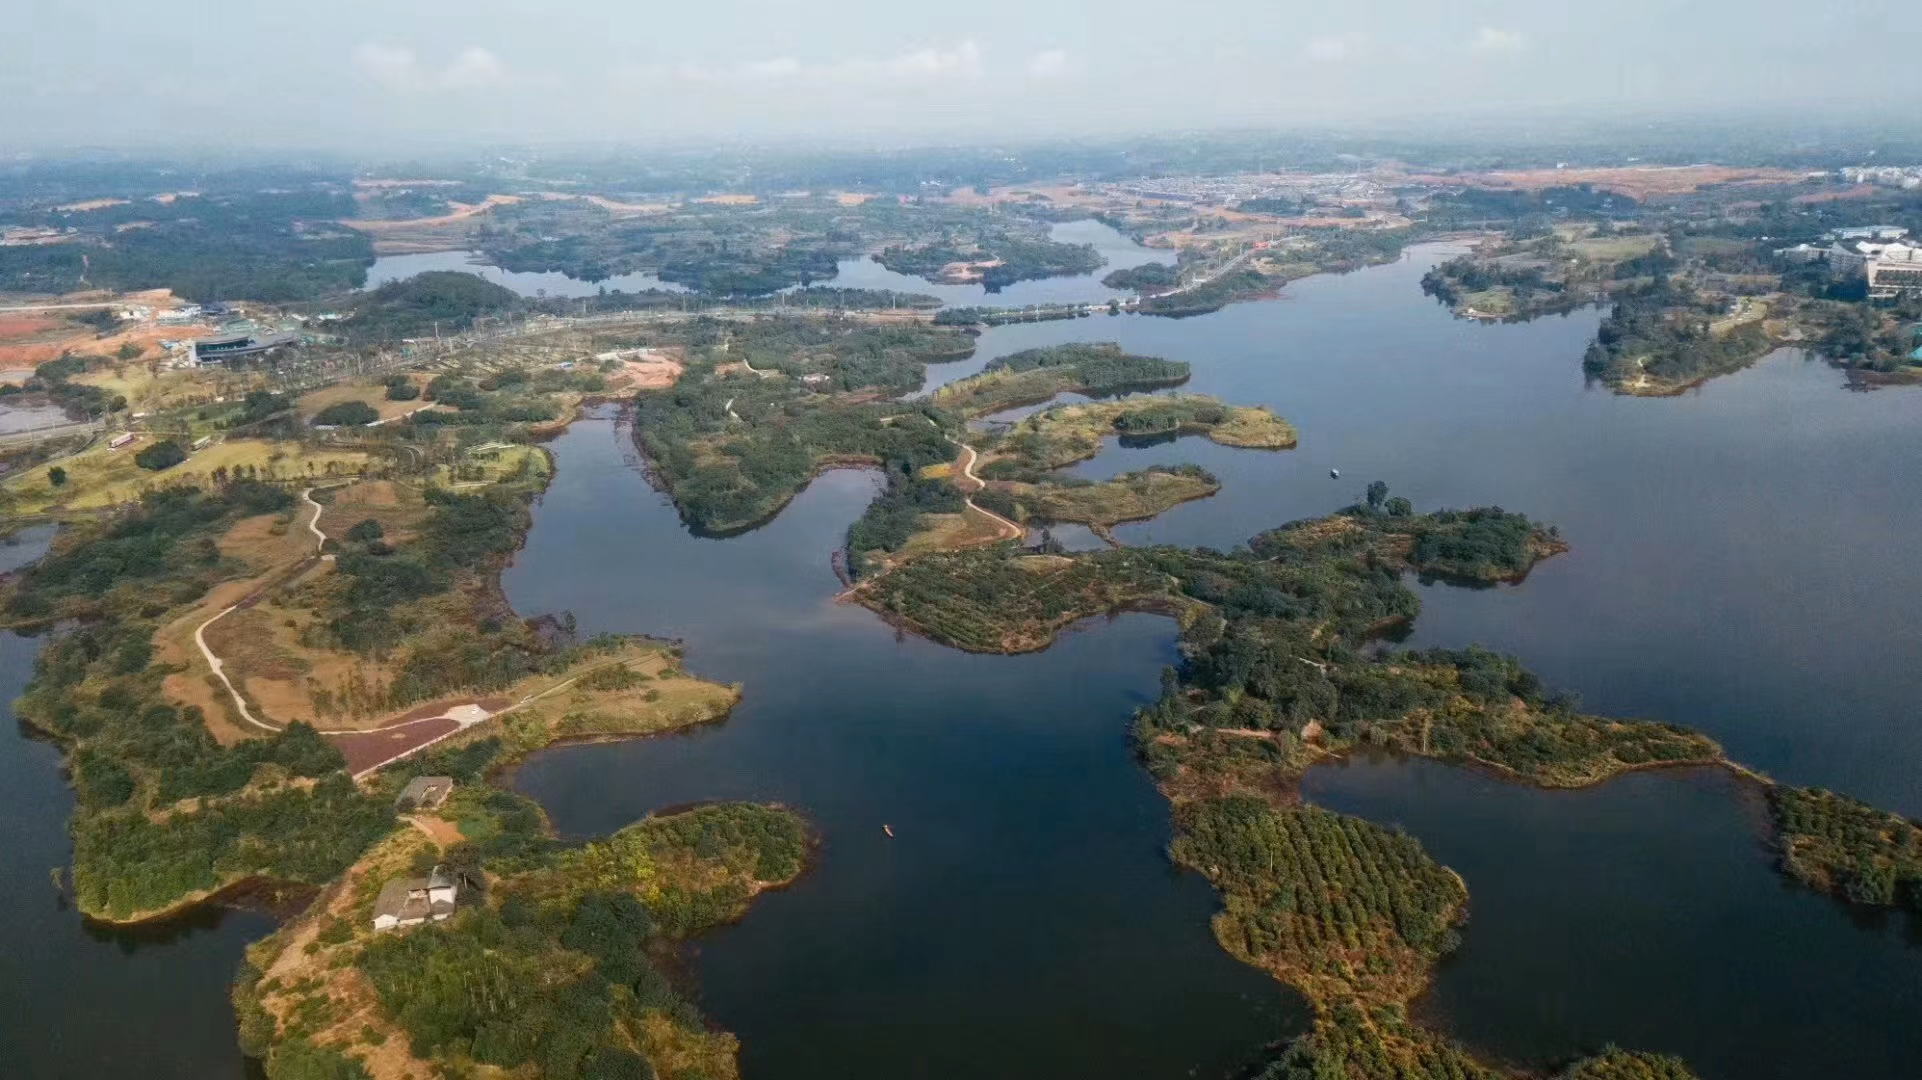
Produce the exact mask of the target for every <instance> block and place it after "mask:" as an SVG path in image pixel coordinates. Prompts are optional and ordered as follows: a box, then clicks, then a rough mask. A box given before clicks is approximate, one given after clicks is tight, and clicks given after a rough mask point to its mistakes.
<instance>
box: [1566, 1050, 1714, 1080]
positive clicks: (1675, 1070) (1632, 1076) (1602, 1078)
mask: <svg viewBox="0 0 1922 1080" xmlns="http://www.w3.org/2000/svg"><path fill="white" fill-rule="evenodd" d="M1557 1080H1695V1074H1694V1073H1691V1072H1689V1071H1688V1066H1687V1065H1685V1064H1683V1063H1682V1060H1681V1059H1680V1058H1675V1057H1670V1056H1668V1055H1666V1054H1644V1053H1635V1052H1631V1051H1628V1050H1607V1051H1604V1052H1602V1053H1601V1054H1598V1055H1596V1056H1595V1057H1592V1058H1584V1059H1583V1060H1581V1061H1578V1062H1576V1063H1575V1064H1573V1065H1571V1066H1569V1067H1568V1070H1567V1071H1566V1072H1563V1073H1561V1074H1559V1075H1558V1077H1557Z"/></svg>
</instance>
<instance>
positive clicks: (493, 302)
mask: <svg viewBox="0 0 1922 1080" xmlns="http://www.w3.org/2000/svg"><path fill="white" fill-rule="evenodd" d="M520 307H521V298H520V297H519V296H518V295H517V294H516V293H515V292H514V291H513V290H511V289H509V288H507V287H506V286H503V285H497V284H495V283H494V282H491V281H488V280H487V279H485V278H483V277H480V276H479V275H477V274H469V273H464V272H462V271H459V270H430V271H427V272H426V273H423V274H415V275H414V276H413V277H410V278H403V279H401V280H399V281H389V282H387V283H386V284H383V285H381V286H380V287H379V288H377V289H375V290H373V291H372V292H369V293H364V294H362V295H361V296H359V297H357V298H355V300H354V301H353V304H352V310H351V315H350V317H349V318H348V319H347V321H346V322H344V323H342V324H341V326H342V328H343V330H344V331H345V333H346V334H347V336H348V338H349V339H350V340H352V341H356V342H377V341H398V340H400V339H402V338H423V337H434V336H435V335H437V334H448V335H452V334H458V333H460V332H462V331H464V330H467V329H468V328H470V327H471V326H473V325H474V320H475V319H478V318H480V317H481V316H483V315H498V314H503V313H506V312H509V311H514V310H517V309H519V308H520Z"/></svg>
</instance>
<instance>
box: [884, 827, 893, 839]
mask: <svg viewBox="0 0 1922 1080" xmlns="http://www.w3.org/2000/svg"><path fill="white" fill-rule="evenodd" d="M881 831H882V832H884V833H887V834H888V837H889V838H890V839H892V838H893V836H894V826H892V825H883V826H881Z"/></svg>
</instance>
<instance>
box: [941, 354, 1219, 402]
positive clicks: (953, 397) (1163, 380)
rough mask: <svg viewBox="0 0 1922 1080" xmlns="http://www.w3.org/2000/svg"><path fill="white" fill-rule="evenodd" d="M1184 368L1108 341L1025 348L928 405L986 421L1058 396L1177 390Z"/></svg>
mask: <svg viewBox="0 0 1922 1080" xmlns="http://www.w3.org/2000/svg"><path fill="white" fill-rule="evenodd" d="M1188 371H1189V369H1188V365H1187V364H1185V363H1181V362H1179V361H1174V360H1163V359H1161V358H1160V357H1155V356H1138V355H1135V354H1132V353H1128V352H1124V351H1123V350H1122V348H1121V346H1119V345H1116V344H1114V343H1113V342H1107V343H1104V344H1082V343H1076V344H1069V345H1053V346H1049V347H1046V348H1040V349H1024V350H1022V351H1020V352H1016V353H1010V354H1008V355H1007V356H1003V357H998V358H996V359H995V360H993V361H990V362H989V363H988V365H987V366H986V367H985V368H983V369H982V370H981V373H980V374H979V375H973V376H970V377H968V378H966V379H961V380H959V381H956V382H951V383H949V384H947V385H946V386H943V387H941V388H940V389H939V390H936V391H935V392H934V393H933V395H932V396H931V400H932V401H933V402H934V403H935V404H936V405H939V406H941V407H942V408H945V409H952V410H954V411H955V412H958V413H961V414H963V415H966V416H986V415H989V414H991V413H997V412H1001V411H1002V410H1004V409H1012V408H1015V407H1017V406H1021V405H1032V404H1035V403H1037V402H1042V401H1047V400H1048V399H1049V398H1052V397H1054V396H1056V395H1057V394H1064V393H1077V394H1086V395H1088V396H1090V397H1099V396H1103V395H1113V394H1120V393H1126V392H1128V391H1132V390H1146V389H1153V388H1156V387H1162V386H1178V385H1180V384H1181V383H1184V382H1186V381H1187V380H1188Z"/></svg>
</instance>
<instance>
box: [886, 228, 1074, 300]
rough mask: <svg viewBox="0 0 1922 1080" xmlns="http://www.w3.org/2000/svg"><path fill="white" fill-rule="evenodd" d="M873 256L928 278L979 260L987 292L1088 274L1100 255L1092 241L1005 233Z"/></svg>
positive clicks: (889, 250)
mask: <svg viewBox="0 0 1922 1080" xmlns="http://www.w3.org/2000/svg"><path fill="white" fill-rule="evenodd" d="M874 260H875V261H876V262H878V263H880V264H881V265H882V266H885V267H887V268H888V269H889V270H892V271H894V272H895V273H897V274H910V275H913V276H915V277H920V278H926V279H928V280H934V279H936V278H938V277H939V276H940V275H941V270H942V268H943V267H945V266H947V265H948V264H950V263H964V264H965V263H976V264H981V265H979V267H978V272H979V276H980V280H981V284H982V286H983V287H984V288H986V289H987V290H988V291H989V292H991V293H992V292H999V291H1001V289H1002V288H1004V287H1006V286H1008V285H1012V284H1014V283H1015V282H1018V281H1030V280H1033V279H1036V278H1048V277H1059V276H1062V275H1066V274H1091V273H1093V272H1095V271H1096V270H1099V269H1101V256H1100V254H1099V253H1097V252H1096V251H1095V249H1094V246H1093V245H1091V244H1062V243H1057V242H1055V241H1053V240H1035V239H1024V238H1022V237H1019V236H1015V235H1011V234H1007V233H1002V234H998V235H990V236H985V237H983V238H982V239H981V240H980V241H979V242H978V243H977V244H974V245H970V246H967V247H960V246H956V245H953V244H947V243H936V244H928V245H925V246H921V247H906V246H896V247H888V248H883V249H882V250H881V252H880V253H879V254H877V255H875V257H874Z"/></svg>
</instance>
